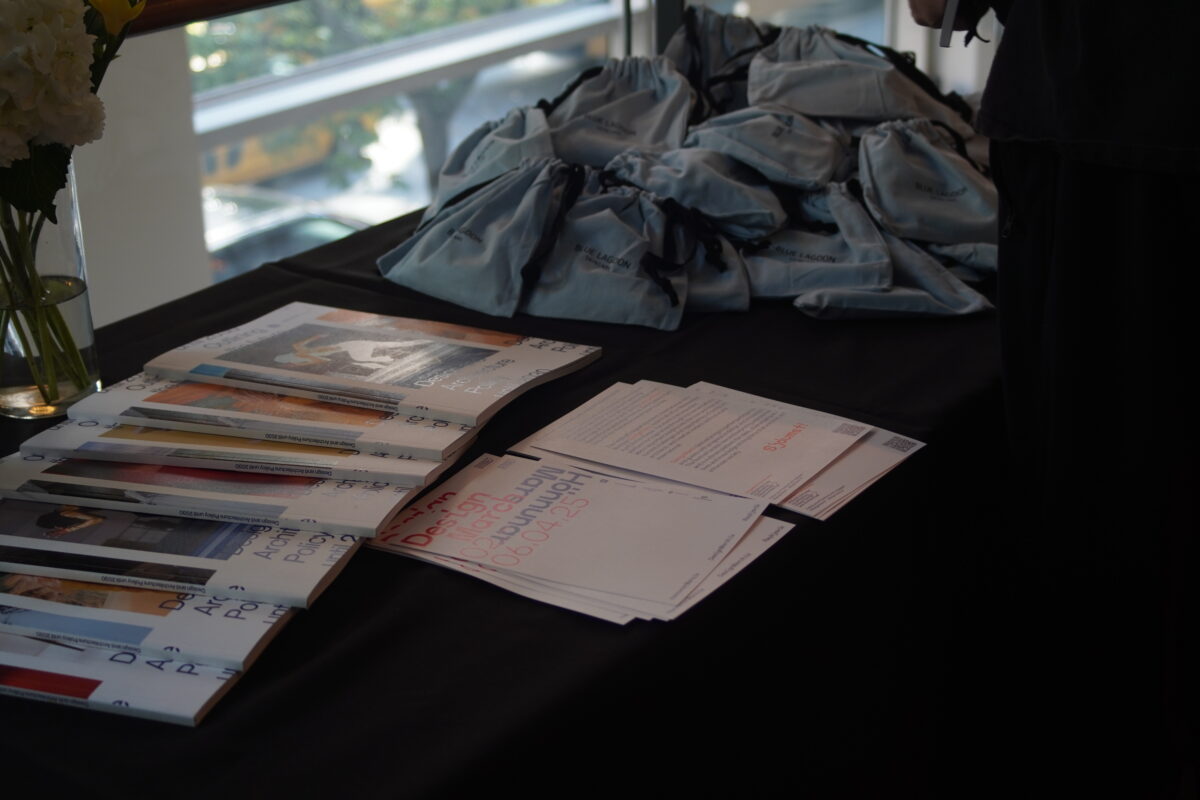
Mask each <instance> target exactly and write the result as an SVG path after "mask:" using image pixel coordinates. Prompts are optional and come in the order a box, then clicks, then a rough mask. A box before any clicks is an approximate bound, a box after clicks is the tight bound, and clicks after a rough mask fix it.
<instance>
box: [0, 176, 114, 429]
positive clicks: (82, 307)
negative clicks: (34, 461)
mask: <svg viewBox="0 0 1200 800" xmlns="http://www.w3.org/2000/svg"><path fill="white" fill-rule="evenodd" d="M54 206H55V209H56V212H57V213H56V216H57V221H51V220H50V219H48V218H46V217H45V215H43V214H41V213H40V212H29V211H23V210H21V209H18V208H15V207H13V206H12V205H11V204H10V203H8V201H6V200H0V334H2V335H3V337H4V351H3V353H2V354H0V414H2V415H4V416H8V417H16V418H18V419H43V418H47V417H55V416H60V415H62V414H65V413H66V410H67V408H69V407H70V406H71V405H72V404H73V403H76V402H78V401H79V400H81V399H83V398H84V397H87V396H88V395H89V394H91V393H92V392H95V391H96V390H97V389H99V388H100V370H99V367H98V366H97V361H96V348H95V336H94V332H93V328H92V311H91V307H90V306H89V304H88V293H87V268H86V264H85V261H84V256H83V233H82V228H81V226H80V223H79V205H78V202H77V200H76V194H75V171H74V168H73V167H72V168H70V169H69V170H68V172H67V183H66V186H65V187H64V188H63V189H62V190H61V191H59V193H58V195H57V196H56V197H55V201H54Z"/></svg>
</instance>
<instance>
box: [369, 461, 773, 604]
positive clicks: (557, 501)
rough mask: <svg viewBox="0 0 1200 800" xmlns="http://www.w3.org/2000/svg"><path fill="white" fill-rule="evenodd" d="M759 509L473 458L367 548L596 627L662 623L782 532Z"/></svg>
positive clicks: (702, 494)
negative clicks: (449, 571) (601, 622)
mask: <svg viewBox="0 0 1200 800" xmlns="http://www.w3.org/2000/svg"><path fill="white" fill-rule="evenodd" d="M766 505H767V504H766V503H765V502H764V501H762V500H756V499H747V498H741V497H733V496H730V495H726V494H722V493H719V492H710V491H704V490H699V489H695V488H691V487H685V486H671V485H666V484H660V483H648V482H641V483H639V482H634V481H628V480H625V479H623V478H617V477H613V476H609V475H603V474H600V473H597V472H594V471H591V470H588V469H585V468H581V467H576V466H572V465H570V464H567V463H563V462H560V461H556V460H553V459H549V458H547V459H543V460H540V461H534V460H531V459H527V458H520V457H517V456H503V457H497V456H483V457H481V458H479V459H478V460H476V461H475V462H474V463H472V464H470V465H469V466H467V467H466V468H464V469H463V470H462V471H461V472H459V473H458V474H457V475H455V476H454V477H453V478H451V479H450V480H448V481H446V483H444V484H443V485H441V486H439V487H438V488H437V489H436V490H434V491H433V492H430V493H429V494H427V495H426V496H425V497H423V498H422V499H421V500H419V501H418V502H416V503H414V504H412V505H411V506H409V507H408V508H407V509H406V510H405V511H404V512H402V513H401V514H400V515H399V517H398V518H397V521H396V522H395V523H394V524H393V525H392V526H391V527H390V528H388V529H387V530H386V531H384V532H383V533H382V534H380V535H379V536H378V537H376V538H375V539H374V540H372V541H370V542H369V545H370V546H371V547H374V548H378V549H382V550H388V551H390V552H394V553H399V554H401V555H407V556H411V557H413V558H418V559H422V560H425V561H430V562H432V563H436V564H440V565H442V566H446V567H450V568H453V569H457V570H460V571H462V572H466V573H468V574H471V575H474V576H475V577H478V578H481V579H483V580H486V581H489V582H491V583H494V584H496V585H498V586H502V587H504V588H506V589H509V590H510V591H514V592H517V593H519V594H523V595H526V596H528V597H532V598H534V599H537V600H541V601H544V602H548V603H553V604H555V605H559V606H562V607H564V608H570V609H572V610H575V611H580V612H582V613H586V614H591V615H592V616H596V617H600V618H602V619H607V620H611V621H614V622H622V623H623V622H628V621H629V620H631V619H635V618H643V619H664V620H666V619H674V618H675V617H677V616H679V614H681V613H683V612H684V611H686V610H687V609H688V608H691V606H692V605H694V604H695V603H696V602H698V601H699V600H701V599H702V598H704V597H706V596H707V595H708V594H709V593H711V592H712V591H713V590H714V589H716V588H717V587H718V586H720V585H721V584H722V583H723V582H724V581H725V580H727V579H728V578H730V577H731V576H733V575H734V574H736V573H737V572H738V571H739V570H740V569H741V568H742V567H744V566H745V565H746V564H748V563H749V562H750V561H751V560H753V559H754V558H755V557H756V556H757V555H759V554H760V553H762V552H763V551H765V550H766V548H767V547H769V546H770V545H771V544H772V543H773V542H774V541H776V540H777V539H778V538H779V537H780V536H782V535H783V534H784V533H786V532H787V531H788V530H790V529H791V527H792V526H791V525H790V524H788V523H785V522H779V521H777V520H771V519H766V518H763V517H762V516H761V514H762V511H763V510H764V509H765V508H766Z"/></svg>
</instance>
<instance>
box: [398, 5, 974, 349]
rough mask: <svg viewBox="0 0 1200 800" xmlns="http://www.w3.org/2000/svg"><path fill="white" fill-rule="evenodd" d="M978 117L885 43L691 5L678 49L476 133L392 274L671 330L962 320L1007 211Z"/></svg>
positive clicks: (471, 294) (489, 299)
mask: <svg viewBox="0 0 1200 800" xmlns="http://www.w3.org/2000/svg"><path fill="white" fill-rule="evenodd" d="M971 117H972V109H971V107H970V106H969V105H968V104H967V103H966V102H965V101H964V100H963V99H962V98H960V97H958V96H957V95H954V94H943V93H942V92H940V91H939V90H938V89H937V87H936V86H935V85H934V84H933V82H932V81H930V80H929V78H928V77H927V76H926V75H924V74H923V73H922V72H920V71H919V70H918V69H917V68H916V67H915V66H914V65H913V64H912V62H911V60H910V59H909V58H908V57H906V56H905V55H903V54H900V53H897V52H895V51H893V50H890V49H888V48H884V47H881V46H879V45H875V44H871V43H869V42H865V41H863V40H861V39H857V38H854V37H851V36H847V35H845V34H840V33H836V32H834V31H832V30H828V29H825V28H821V27H816V26H814V27H807V28H796V27H777V26H770V25H759V24H756V23H754V22H752V21H750V20H749V19H745V18H739V17H732V16H725V15H721V14H717V13H715V12H713V11H710V10H709V9H706V8H704V7H689V8H688V9H687V11H686V12H685V22H684V25H683V26H682V27H681V28H680V29H679V30H678V31H677V32H676V33H675V35H674V36H673V38H672V39H671V41H670V43H669V45H668V47H667V49H666V51H665V53H664V55H662V56H659V57H656V58H640V57H627V58H624V59H611V60H609V61H608V62H606V63H604V64H603V65H602V66H598V67H594V68H592V69H588V70H586V71H584V72H583V73H582V74H580V75H579V76H578V77H577V78H576V79H575V80H574V81H573V82H572V83H571V84H570V85H569V86H567V87H566V88H565V89H564V91H563V92H562V93H561V94H560V95H559V96H558V97H557V98H555V99H554V100H550V101H546V100H543V101H541V102H540V103H538V104H537V105H535V106H529V107H523V108H515V109H513V110H512V111H510V112H509V113H508V114H507V115H506V116H505V117H504V118H503V119H499V120H494V121H491V122H487V123H485V124H484V125H482V126H480V127H479V128H478V129H477V130H475V131H474V132H473V133H472V134H471V135H470V136H468V137H467V138H466V140H465V141H463V142H462V143H461V144H460V145H459V146H458V147H457V148H456V149H455V150H454V152H453V153H451V155H450V157H449V158H448V159H447V161H446V163H445V165H444V166H443V167H442V169H441V172H440V175H439V180H438V184H437V187H436V190H435V193H434V197H433V199H432V202H431V203H430V204H429V207H428V208H427V209H426V210H425V213H424V215H423V217H422V219H421V223H420V225H419V226H418V228H417V230H416V231H415V233H414V234H413V235H412V236H411V237H410V238H409V239H407V240H406V241H405V242H403V243H402V244H401V245H400V246H399V247H397V248H396V249H394V250H392V251H391V252H389V253H387V254H386V255H384V256H383V257H382V258H380V259H379V267H380V271H381V272H382V273H383V275H384V276H385V277H387V278H388V279H389V280H392V281H395V282H396V283H399V284H402V285H404V286H408V287H411V288H413V289H416V290H418V291H420V292H423V293H425V294H428V295H432V296H434V297H438V298H441V299H444V300H449V301H451V302H454V303H458V304H459V305H462V306H466V307H469V308H473V309H476V310H479V311H484V312H486V313H488V314H494V315H499V316H506V317H507V316H512V315H513V314H514V313H516V312H518V311H520V312H524V313H527V314H533V315H539V316H553V317H563V318H570V319H585V320H598V321H607V322H621V323H628V324H633V325H646V326H650V327H654V328H661V329H665V330H673V329H675V328H676V327H678V325H679V323H680V319H681V317H682V314H683V312H684V311H685V310H689V311H722V310H743V309H746V308H747V307H748V306H749V304H750V299H751V298H752V297H774V298H793V302H794V304H795V306H796V308H798V309H800V310H801V311H803V312H804V313H806V314H809V315H812V316H814V317H824V318H865V317H895V316H914V315H923V316H928V315H953V314H968V313H971V312H975V311H979V310H981V309H985V308H988V307H990V306H989V303H988V301H987V299H986V298H985V297H984V296H983V295H982V294H981V293H980V292H979V291H977V289H976V288H973V285H974V286H978V285H979V283H980V282H981V281H984V280H986V279H987V278H988V277H989V275H990V274H993V273H994V272H995V268H996V216H997V198H996V190H995V187H994V185H993V183H992V181H991V180H990V179H989V177H988V173H987V167H986V164H985V163H984V159H983V153H984V151H985V149H986V148H985V146H984V142H983V141H982V139H981V137H979V136H977V135H976V133H975V131H974V130H973V128H972V127H971V123H970V120H971Z"/></svg>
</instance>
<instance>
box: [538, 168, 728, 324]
mask: <svg viewBox="0 0 1200 800" xmlns="http://www.w3.org/2000/svg"><path fill="white" fill-rule="evenodd" d="M749 303H750V289H749V283H748V281H747V279H746V273H745V268H744V266H743V265H742V263H741V259H740V257H739V256H738V254H737V252H736V251H735V250H734V249H733V248H732V247H731V246H730V245H729V244H728V242H727V241H725V240H724V239H723V238H722V237H720V236H719V235H717V233H716V231H715V230H713V229H712V227H711V226H710V225H708V224H707V223H706V221H705V220H704V219H703V218H702V217H701V215H699V214H698V212H696V211H695V210H694V209H688V208H684V207H683V206H681V205H680V204H679V203H677V202H675V201H673V200H671V199H670V198H662V197H657V196H655V195H654V194H652V193H650V192H646V191H643V190H642V189H640V188H638V187H637V186H633V185H629V184H627V183H625V182H624V181H622V180H621V179H619V178H617V177H616V176H615V175H613V174H612V173H610V172H607V171H600V170H591V169H589V170H587V179H586V181H585V182H584V186H583V189H582V191H581V192H580V194H579V197H578V199H577V200H576V202H575V203H574V204H573V205H572V207H571V208H570V210H569V211H568V212H567V213H566V214H565V216H564V217H563V223H562V226H561V230H560V232H559V234H558V237H557V239H556V240H555V242H554V246H553V248H552V249H551V250H550V252H549V254H548V255H547V257H546V258H545V259H544V261H543V262H542V266H541V274H540V277H539V279H538V281H537V283H536V284H535V285H533V287H532V291H531V292H530V293H529V296H528V301H527V302H526V303H525V304H524V305H523V306H522V310H523V311H525V312H527V313H529V314H535V315H538V316H547V317H564V318H568V319H586V320H594V321H601V322H619V323H623V324H627V325H645V326H648V327H652V328H660V329H664V330H674V329H675V328H677V327H678V326H679V322H680V319H681V318H682V314H683V312H684V311H685V310H687V311H732V310H744V309H746V308H748V307H749Z"/></svg>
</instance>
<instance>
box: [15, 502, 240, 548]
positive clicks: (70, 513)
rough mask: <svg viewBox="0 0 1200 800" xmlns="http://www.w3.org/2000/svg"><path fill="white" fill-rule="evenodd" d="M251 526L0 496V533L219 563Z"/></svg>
mask: <svg viewBox="0 0 1200 800" xmlns="http://www.w3.org/2000/svg"><path fill="white" fill-rule="evenodd" d="M253 532H254V529H253V528H251V527H249V526H246V525H238V524H231V523H225V522H211V521H209V520H202V519H184V518H182V517H163V516H157V515H153V514H134V513H131V512H128V511H109V510H104V509H94V508H80V507H79V506H77V505H55V504H52V503H37V502H32V501H29V500H7V499H6V500H0V533H3V534H4V535H6V536H20V537H23V538H27V539H54V540H56V541H62V542H74V543H76V544H90V545H98V546H101V547H120V548H124V549H128V550H142V551H148V552H153V553H163V554H172V555H181V556H195V557H197V558H213V559H219V560H222V561H224V560H225V559H228V558H229V557H230V556H232V555H234V554H235V553H237V551H238V550H239V549H241V546H242V545H243V544H245V542H246V539H247V538H249V536H250V535H251V534H252V533H253Z"/></svg>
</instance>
